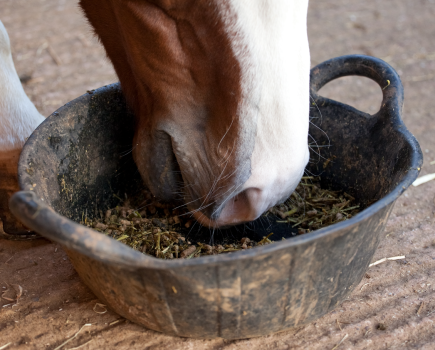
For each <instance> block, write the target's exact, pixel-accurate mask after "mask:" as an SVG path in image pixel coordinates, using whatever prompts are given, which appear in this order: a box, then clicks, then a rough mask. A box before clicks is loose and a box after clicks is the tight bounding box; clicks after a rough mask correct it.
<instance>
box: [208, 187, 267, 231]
mask: <svg viewBox="0 0 435 350" xmlns="http://www.w3.org/2000/svg"><path fill="white" fill-rule="evenodd" d="M262 207H263V201H262V191H261V190H260V189H258V188H247V189H246V190H244V191H243V192H240V193H239V194H237V195H236V196H234V197H233V198H230V199H229V200H227V202H226V203H225V205H224V206H223V208H222V210H221V212H220V215H219V216H218V217H217V218H212V219H214V220H216V221H217V223H218V224H220V225H232V224H237V223H242V222H248V221H252V220H255V219H257V218H258V217H259V216H260V215H261V213H262Z"/></svg>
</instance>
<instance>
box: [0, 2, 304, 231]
mask: <svg viewBox="0 0 435 350" xmlns="http://www.w3.org/2000/svg"><path fill="white" fill-rule="evenodd" d="M79 4H80V7H81V9H82V11H83V13H84V15H85V17H86V18H87V20H88V22H89V23H90V25H91V26H92V28H93V30H94V33H95V35H96V36H97V38H98V39H99V40H100V42H101V44H102V45H103V47H104V49H105V51H106V54H107V57H108V58H109V60H110V61H111V62H112V64H113V67H114V69H115V71H116V73H117V75H118V78H119V80H120V84H121V87H122V91H123V93H124V95H125V98H126V100H127V103H128V104H129V106H130V107H131V109H132V110H133V112H134V114H135V120H136V126H135V134H134V138H133V145H132V149H131V151H132V154H133V159H134V161H135V162H136V165H137V168H138V170H139V172H140V174H141V176H142V179H143V180H144V184H145V185H146V186H147V187H148V188H149V189H150V190H151V192H152V193H153V194H154V195H155V196H156V197H157V198H159V199H160V200H162V201H165V202H171V201H177V200H180V199H181V200H182V201H183V202H184V205H185V206H186V207H187V208H188V210H189V211H190V213H191V214H192V215H193V216H194V217H195V219H196V220H197V221H198V222H199V223H201V224H202V225H205V226H208V227H213V228H216V227H226V226H230V225H236V224H240V223H244V222H248V221H252V220H255V219H256V218H258V217H259V216H260V215H261V214H262V213H263V212H264V211H265V210H267V209H269V208H270V207H272V206H274V205H275V204H277V203H281V202H283V201H284V200H286V199H287V198H288V197H289V195H290V194H291V193H292V192H293V191H294V189H295V188H296V186H297V184H298V183H299V181H300V179H301V177H302V175H303V173H304V169H305V166H306V164H307V162H308V160H309V148H308V126H309V74H310V53H309V46H308V37H307V10H308V0H292V1H288V0H275V1H273V2H272V1H266V0H111V1H107V0H80V1H79ZM2 64H3V63H2ZM0 69H2V68H1V66H0ZM6 84H7V82H6ZM2 85H3V86H4V85H5V81H1V80H0V86H2ZM0 88H1V87H0ZM11 103H12V104H13V103H17V102H14V101H12V100H11ZM8 118H9V119H11V118H12V116H8V115H6V117H5V116H2V110H1V109H0V121H2V120H5V119H8ZM35 121H36V119H35ZM32 125H36V122H35V123H34V124H32ZM13 126H14V124H12V128H9V129H7V130H3V129H0V139H1V138H4V137H7V136H8V133H13V132H16V129H15V130H14V127H13ZM27 134H28V132H27V131H26V132H24V131H23V132H22V134H21V135H22V136H23V135H27ZM27 136H28V135H27ZM0 145H1V143H0ZM19 145H21V144H19V143H17V146H19ZM1 149H2V148H1V146H0V151H1Z"/></svg>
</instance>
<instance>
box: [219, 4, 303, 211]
mask: <svg viewBox="0 0 435 350" xmlns="http://www.w3.org/2000/svg"><path fill="white" fill-rule="evenodd" d="M229 7H230V8H229V9H228V8H222V12H223V13H222V14H223V17H224V18H225V20H226V23H225V24H226V27H227V28H228V29H227V31H228V33H229V34H230V36H231V37H232V43H233V50H234V52H235V54H236V57H237V59H238V60H239V62H240V65H241V68H242V74H243V76H242V89H243V99H244V100H243V104H242V106H241V110H240V111H239V112H240V116H241V121H242V125H243V124H244V125H249V124H250V123H256V135H255V146H254V152H253V154H252V157H251V176H250V178H249V179H248V181H247V182H246V183H245V184H244V186H243V190H245V189H248V188H254V189H258V190H260V191H251V193H252V196H251V195H250V194H249V192H248V196H250V198H249V199H250V204H252V205H251V208H252V211H253V216H259V215H260V214H261V213H262V212H263V211H265V210H267V209H268V208H270V207H271V206H273V205H275V204H276V203H277V202H280V201H283V200H285V199H286V198H287V197H288V196H289V195H290V193H291V192H292V191H293V190H294V188H295V187H296V185H297V184H298V182H299V181H300V178H301V176H302V174H303V170H304V168H305V166H306V164H307V162H308V159H309V151H308V126H309V74H310V53H309V46H308V37H307V10H308V0H273V1H270V0H230V1H229ZM231 13H233V14H235V16H234V15H233V16H231ZM247 129H248V128H247ZM246 137H249V135H246ZM241 142H242V147H243V142H247V140H243V137H242V139H241ZM258 193H261V195H260V196H258ZM254 212H255V214H254Z"/></svg>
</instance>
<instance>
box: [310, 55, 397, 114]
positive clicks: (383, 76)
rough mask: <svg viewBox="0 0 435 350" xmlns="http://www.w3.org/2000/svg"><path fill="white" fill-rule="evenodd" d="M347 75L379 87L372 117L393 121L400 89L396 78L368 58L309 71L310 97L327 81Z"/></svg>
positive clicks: (340, 59)
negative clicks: (377, 107) (380, 97)
mask: <svg viewBox="0 0 435 350" xmlns="http://www.w3.org/2000/svg"><path fill="white" fill-rule="evenodd" d="M349 75H357V76H362V77H366V78H370V79H372V80H374V81H375V82H376V83H378V85H379V86H380V87H381V89H382V93H383V100H382V104H381V109H380V111H379V112H378V113H377V114H376V115H380V116H383V117H386V118H391V119H393V118H395V116H397V115H401V114H402V106H403V85H402V82H401V81H400V77H399V75H398V74H397V72H396V71H395V70H394V68H393V67H391V66H390V65H389V64H388V63H386V62H385V61H382V60H381V59H379V58H375V57H371V56H365V55H348V56H340V57H336V58H332V59H330V60H328V61H325V62H323V63H320V64H319V65H317V66H316V67H314V68H313V69H311V74H310V93H311V97H312V98H314V99H316V97H317V92H318V91H319V90H320V89H321V88H322V87H323V86H325V85H326V84H327V83H329V82H330V81H332V80H335V79H338V78H341V77H345V76H349ZM397 112H398V113H397Z"/></svg>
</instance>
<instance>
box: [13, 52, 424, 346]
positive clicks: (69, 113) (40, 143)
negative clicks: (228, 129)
mask: <svg viewBox="0 0 435 350" xmlns="http://www.w3.org/2000/svg"><path fill="white" fill-rule="evenodd" d="M346 75H361V76H365V77H369V78H371V79H373V80H374V81H376V82H377V83H378V84H379V85H380V86H381V87H382V88H383V102H382V107H381V110H380V111H379V112H378V113H377V114H375V115H368V114H366V113H362V112H360V111H358V110H356V109H354V108H352V107H350V106H347V105H345V104H342V103H338V102H335V101H332V100H329V99H326V98H323V97H321V96H319V95H318V94H317V91H318V90H319V89H320V88H321V87H322V86H323V85H325V84H326V83H328V82H329V81H331V80H333V79H336V78H338V77H341V76H346ZM311 95H312V97H313V106H312V107H313V108H311V117H312V118H313V121H315V120H317V119H315V118H318V117H320V115H319V113H321V115H322V116H321V117H322V129H323V130H324V131H325V133H326V134H327V135H328V137H329V140H328V138H327V137H326V135H325V133H323V132H321V131H320V130H319V129H317V128H316V127H313V128H312V129H311V131H310V133H311V135H312V136H313V137H314V138H315V139H316V140H317V142H318V144H319V145H324V146H325V145H328V144H329V142H330V143H331V145H332V146H331V147H324V148H321V149H322V155H323V156H324V157H325V158H330V157H332V156H335V159H334V161H333V162H330V164H329V165H328V166H327V167H326V168H325V169H323V161H322V162H318V163H317V164H315V163H314V164H312V165H311V167H310V169H309V170H310V171H311V172H314V173H320V174H321V179H322V180H321V181H322V182H323V184H324V185H325V186H329V187H331V188H333V189H343V190H345V191H346V192H347V193H349V194H351V195H353V196H354V197H356V199H357V201H358V202H360V203H362V204H363V205H364V207H365V209H364V210H363V211H362V212H361V213H359V214H358V215H356V216H355V217H353V218H351V219H350V220H347V221H344V222H340V223H338V224H335V225H332V226H329V227H326V228H323V229H321V230H318V231H314V232H311V233H307V234H304V235H300V236H296V237H294V238H291V239H287V240H284V241H279V242H276V243H273V244H270V245H267V246H262V247H258V248H255V249H251V250H247V251H240V252H235V253H231V254H226V255H216V256H206V257H201V258H198V259H188V260H182V259H179V260H161V259H156V258H153V257H151V256H147V255H143V254H141V253H139V252H137V251H134V250H132V249H130V248H129V247H127V246H125V245H123V244H122V243H119V242H117V241H116V240H113V239H111V238H108V237H106V236H105V235H103V234H101V233H99V232H96V231H93V230H91V229H89V228H86V227H84V226H82V225H80V224H78V223H77V222H76V221H80V220H81V219H82V215H83V214H84V212H85V211H86V215H87V216H88V217H92V216H93V215H95V214H96V213H98V208H107V207H113V206H114V205H116V204H117V199H116V197H115V196H114V195H113V194H114V193H115V194H117V195H122V194H123V193H132V191H135V189H136V188H137V186H138V183H140V182H138V181H140V179H139V176H138V174H137V170H136V168H135V165H134V163H133V162H132V161H131V160H128V159H127V160H126V158H125V157H120V155H122V154H123V152H125V150H126V149H128V148H129V147H131V139H132V130H133V117H132V115H131V113H130V112H129V111H128V109H127V108H126V105H125V102H124V99H123V96H122V93H121V91H120V89H119V86H118V85H116V84H115V85H110V86H106V87H103V88H100V89H98V90H95V91H94V92H93V93H88V94H85V95H83V96H81V97H79V98H77V99H75V100H74V101H72V102H70V103H68V104H67V105H65V106H64V107H62V108H60V109H59V110H58V111H57V112H55V113H53V115H51V116H50V117H49V118H47V120H45V122H44V123H42V125H41V126H40V127H39V128H38V129H37V130H36V131H35V132H34V133H33V135H32V136H31V137H30V138H29V140H28V141H27V143H26V145H25V147H24V149H23V152H22V155H21V159H20V164H19V176H20V186H21V188H22V190H23V191H22V192H18V193H17V194H15V195H14V196H13V198H12V200H11V203H10V207H11V210H12V212H13V213H14V214H15V215H16V216H17V217H18V218H19V219H20V220H21V221H22V222H23V223H24V224H25V225H26V226H28V227H29V228H31V229H33V230H35V231H36V232H38V233H40V234H41V235H42V236H44V237H46V238H49V239H51V240H53V241H56V242H58V243H60V244H62V245H63V246H64V248H65V249H66V251H67V252H68V255H69V257H70V259H71V261H72V263H73V265H74V267H75V268H76V270H77V271H78V273H79V275H80V276H81V278H82V279H83V281H84V283H86V284H87V285H88V286H89V287H90V288H91V289H92V290H93V292H94V293H95V294H96V295H97V296H98V298H99V299H100V300H101V301H102V302H103V303H104V304H106V305H109V306H110V307H111V308H112V309H113V310H114V311H116V312H117V313H119V314H120V315H122V316H124V317H125V318H127V319H129V320H131V321H133V322H136V323H139V324H141V325H144V326H145V327H148V328H150V329H153V330H156V331H159V332H164V333H167V334H171V335H177V336H185V337H195V338H215V337H222V338H227V339H238V338H248V337H256V336H261V335H266V334H270V333H273V332H278V331H282V330H285V329H287V328H290V327H293V326H296V325H302V324H305V323H307V322H310V321H313V320H315V319H316V318H318V317H320V316H322V315H324V314H325V313H327V312H328V311H330V310H332V309H334V308H335V307H336V306H337V305H338V304H339V303H340V302H341V301H343V299H344V298H346V296H347V295H348V294H349V293H350V292H351V291H352V290H353V289H354V288H355V287H356V286H357V284H358V283H359V282H360V281H361V279H362V277H363V275H364V272H365V270H366V269H367V267H368V265H369V264H370V262H371V260H372V258H373V254H374V252H375V250H376V247H377V246H378V243H379V241H380V239H381V234H382V232H383V230H384V227H385V223H386V221H387V219H388V216H389V214H390V212H391V209H392V207H393V203H394V201H395V200H396V199H397V198H398V196H399V195H400V194H401V193H402V192H403V191H405V190H406V188H408V187H409V186H410V185H411V183H412V182H413V181H414V180H415V179H416V177H417V176H418V173H419V170H420V166H421V163H422V154H421V151H420V148H419V145H418V143H417V141H416V140H415V138H414V137H413V136H412V135H411V134H410V133H409V131H408V130H407V129H406V127H405V125H404V124H403V122H402V120H401V110H402V102H403V88H402V85H401V82H400V79H399V77H398V75H397V74H396V72H395V71H394V70H393V69H392V68H391V67H390V66H389V65H388V64H386V63H385V62H383V61H381V60H379V59H375V58H372V57H366V56H345V57H339V58H335V59H332V60H330V61H327V62H325V63H322V64H320V65H319V66H317V67H315V68H314V69H313V70H312V71H311Z"/></svg>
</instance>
